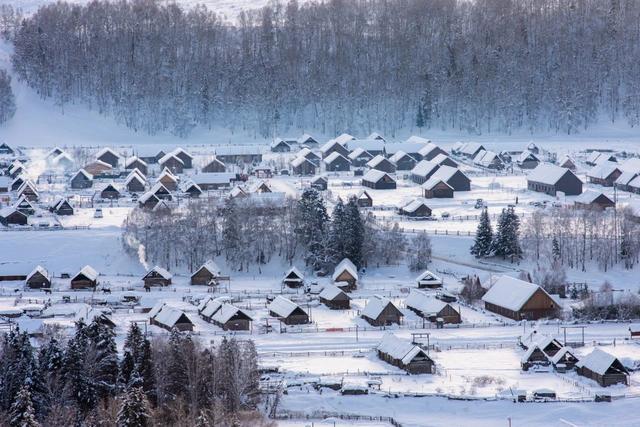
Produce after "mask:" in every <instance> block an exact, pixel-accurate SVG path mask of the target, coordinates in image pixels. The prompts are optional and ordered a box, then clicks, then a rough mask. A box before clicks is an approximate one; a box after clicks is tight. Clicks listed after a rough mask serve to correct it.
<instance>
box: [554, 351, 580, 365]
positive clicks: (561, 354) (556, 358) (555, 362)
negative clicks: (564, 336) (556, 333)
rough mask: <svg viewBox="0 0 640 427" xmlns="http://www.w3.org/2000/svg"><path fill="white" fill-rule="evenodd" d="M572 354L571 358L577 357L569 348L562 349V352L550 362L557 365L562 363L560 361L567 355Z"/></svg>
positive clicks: (555, 355)
mask: <svg viewBox="0 0 640 427" xmlns="http://www.w3.org/2000/svg"><path fill="white" fill-rule="evenodd" d="M567 353H568V354H570V355H571V356H573V357H575V358H576V359H577V357H576V355H575V354H573V352H572V351H571V349H570V348H569V347H562V348H561V349H560V350H558V352H557V353H556V354H554V355H553V356H552V357H551V358H550V359H549V360H551V363H553V364H554V365H555V364H557V363H558V362H560V360H561V359H562V358H563V357H564V355H565V354H567Z"/></svg>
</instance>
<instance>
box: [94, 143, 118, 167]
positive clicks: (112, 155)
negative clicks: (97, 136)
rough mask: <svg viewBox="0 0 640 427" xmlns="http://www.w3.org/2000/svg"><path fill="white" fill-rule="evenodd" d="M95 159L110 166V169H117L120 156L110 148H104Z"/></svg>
mask: <svg viewBox="0 0 640 427" xmlns="http://www.w3.org/2000/svg"><path fill="white" fill-rule="evenodd" d="M96 159H97V160H99V161H101V162H105V163H108V164H110V165H111V167H112V168H117V167H118V162H119V161H120V155H119V154H118V153H116V152H115V151H113V150H112V149H111V148H108V147H106V148H103V149H102V150H100V151H98V152H97V153H96Z"/></svg>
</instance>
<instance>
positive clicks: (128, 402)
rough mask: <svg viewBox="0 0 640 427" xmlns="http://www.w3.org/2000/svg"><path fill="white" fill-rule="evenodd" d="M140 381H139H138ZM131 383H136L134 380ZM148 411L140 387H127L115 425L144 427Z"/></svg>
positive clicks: (147, 419)
mask: <svg viewBox="0 0 640 427" xmlns="http://www.w3.org/2000/svg"><path fill="white" fill-rule="evenodd" d="M140 381H141V380H140ZM132 382H134V383H135V382H137V381H136V379H135V378H134V379H133V380H132ZM148 423H149V411H148V408H147V402H146V397H145V394H144V391H143V390H142V387H129V388H128V389H127V391H126V393H125V395H124V397H123V398H122V403H121V405H120V410H119V411H118V417H117V420H116V424H117V426H118V427H146V426H147V425H148Z"/></svg>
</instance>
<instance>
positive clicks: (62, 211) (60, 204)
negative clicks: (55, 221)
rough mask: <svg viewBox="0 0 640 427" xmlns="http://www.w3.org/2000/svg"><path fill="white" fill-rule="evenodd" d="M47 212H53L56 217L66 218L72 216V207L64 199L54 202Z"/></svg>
mask: <svg viewBox="0 0 640 427" xmlns="http://www.w3.org/2000/svg"><path fill="white" fill-rule="evenodd" d="M49 211H50V212H53V213H54V214H56V215H60V216H67V215H73V212H74V210H73V206H71V203H69V200H67V199H65V198H59V199H58V200H56V201H55V202H54V203H53V204H52V205H51V206H50V207H49Z"/></svg>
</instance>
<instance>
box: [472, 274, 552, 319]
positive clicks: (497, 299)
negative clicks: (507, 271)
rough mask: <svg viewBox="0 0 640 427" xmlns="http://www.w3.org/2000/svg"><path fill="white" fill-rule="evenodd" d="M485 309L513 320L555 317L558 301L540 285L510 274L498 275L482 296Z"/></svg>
mask: <svg viewBox="0 0 640 427" xmlns="http://www.w3.org/2000/svg"><path fill="white" fill-rule="evenodd" d="M482 300H483V301H484V305H485V309H487V310H489V311H491V312H493V313H496V314H499V315H501V316H505V317H508V318H510V319H513V320H536V319H540V318H544V317H555V316H556V315H557V313H558V311H559V310H560V306H559V305H558V303H557V302H556V301H555V300H554V299H553V298H551V296H550V295H549V294H548V293H547V292H546V291H545V290H544V289H542V288H541V287H540V286H538V285H536V284H533V283H529V282H525V281H522V280H519V279H516V278H513V277H510V276H504V275H503V276H498V277H497V278H496V279H495V280H494V282H493V284H492V286H491V288H490V289H489V290H488V291H487V293H486V294H485V295H484V296H483V297H482Z"/></svg>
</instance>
